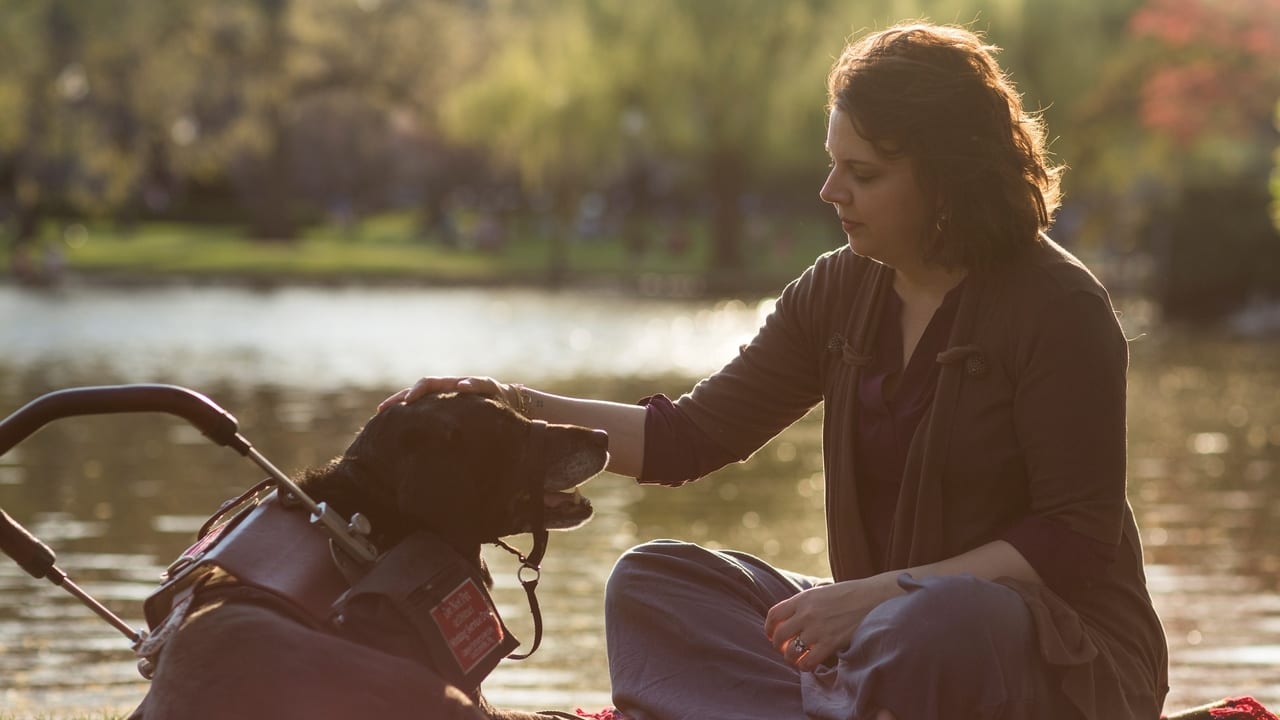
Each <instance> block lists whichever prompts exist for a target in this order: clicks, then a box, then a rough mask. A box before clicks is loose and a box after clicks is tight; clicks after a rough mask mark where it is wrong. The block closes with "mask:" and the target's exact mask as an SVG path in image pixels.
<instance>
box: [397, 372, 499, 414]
mask: <svg viewBox="0 0 1280 720" xmlns="http://www.w3.org/2000/svg"><path fill="white" fill-rule="evenodd" d="M505 390H506V386H505V385H503V384H502V383H500V382H498V381H497V380H494V379H493V378H491V377H469V376H428V377H423V378H419V380H418V381H417V382H415V383H414V384H413V385H411V386H410V387H407V388H404V389H403V390H400V391H398V392H396V393H394V394H392V395H391V396H390V397H388V398H387V399H386V400H383V401H382V402H380V403H378V412H382V411H383V410H386V409H387V408H389V407H391V406H392V405H396V404H398V403H411V402H413V401H414V400H417V399H418V398H420V397H422V396H423V395H430V394H431V393H440V392H460V393H480V394H482V395H493V396H495V397H500V398H503V399H506V393H505Z"/></svg>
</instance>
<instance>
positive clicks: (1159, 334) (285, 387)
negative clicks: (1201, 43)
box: [0, 288, 1280, 717]
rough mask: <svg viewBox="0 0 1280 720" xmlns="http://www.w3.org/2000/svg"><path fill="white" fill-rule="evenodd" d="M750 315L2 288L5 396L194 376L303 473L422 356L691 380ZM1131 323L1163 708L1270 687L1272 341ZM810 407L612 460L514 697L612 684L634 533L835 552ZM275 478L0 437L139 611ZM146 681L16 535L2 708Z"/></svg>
mask: <svg viewBox="0 0 1280 720" xmlns="http://www.w3.org/2000/svg"><path fill="white" fill-rule="evenodd" d="M86 294H87V296H86ZM758 312H759V308H758V307H756V306H755V305H754V304H723V305H719V306H716V305H714V304H711V305H709V304H704V303H696V302H674V303H673V302H662V301H646V302H641V303H634V302H631V301H628V300H626V299H624V298H620V297H612V296H608V295H578V294H569V293H566V294H563V295H553V296H546V295H539V294H533V293H523V292H507V291H502V292H496V291H484V292H479V291H449V292H443V291H441V292H432V291H424V292H412V291H374V292H369V293H364V292H355V291H334V292H319V291H314V290H311V291H303V290H296V291H295V290H290V291H282V292H279V293H271V294H265V295H264V294H254V293H249V292H244V291H230V290H211V291H199V292H197V291H193V290H179V289H172V290H159V291H149V292H146V293H142V294H139V295H126V294H123V293H110V292H106V293H102V292H89V291H79V292H78V293H72V294H71V295H70V296H66V297H62V298H54V299H48V298H42V297H41V296H27V295H22V294H20V293H16V292H15V291H12V290H8V289H3V288H0V318H5V319H6V320H7V321H6V322H3V323H0V342H2V343H4V344H5V347H6V353H5V356H4V359H3V360H0V412H3V413H7V412H9V411H11V410H12V409H14V408H16V407H17V406H18V405H20V404H21V403H23V402H25V401H27V400H29V399H31V398H33V397H35V396H37V395H39V394H41V393H43V392H46V391H48V390H52V389H57V388H60V387H65V386H70V385H84V384H104V383H114V382H126V381H165V382H179V383H183V384H187V385H191V386H194V387H196V388H197V389H199V390H201V391H202V392H205V393H207V394H209V395H210V396H211V397H213V398H214V399H215V400H217V401H218V402H219V403H220V404H222V405H223V406H225V407H226V408H228V409H229V410H231V411H232V412H233V413H234V414H235V415H236V416H237V417H238V418H239V420H240V423H241V428H242V430H243V432H244V433H245V434H246V436H247V437H249V438H250V440H252V441H253V442H254V444H255V445H256V446H258V447H259V448H260V449H261V450H262V451H263V452H264V453H265V454H266V455H267V456H268V457H270V458H271V459H272V460H273V461H274V462H275V463H276V464H277V465H279V466H281V467H282V468H284V469H286V470H288V471H292V470H297V469H300V468H302V467H305V466H308V465H312V464H315V463H318V462H322V461H323V460H325V459H327V458H328V457H330V456H332V455H334V454H336V453H337V452H339V451H341V450H342V448H343V447H345V446H346V444H347V442H348V441H349V440H350V438H351V436H352V434H353V433H354V432H355V430H356V429H357V428H358V427H359V426H360V425H361V423H362V422H363V421H364V419H365V418H366V417H367V416H368V414H369V412H370V411H371V408H372V407H373V405H374V404H375V403H376V401H377V400H379V399H380V398H381V397H382V396H383V395H384V394H385V391H386V390H387V389H389V388H391V387H395V386H397V385H399V384H401V383H403V382H405V381H407V380H408V379H411V378H412V377H414V376H416V375H418V374H421V373H423V372H437V373H445V372H462V371H472V372H477V373H490V374H494V375H498V376H502V377H509V378H513V379H522V380H527V381H530V382H536V383H539V384H540V385H541V386H543V387H546V388H547V389H549V390H553V391H562V392H566V393H580V394H588V395H592V396H596V397H605V398H612V399H618V400H632V399H635V398H638V397H641V396H643V395H645V394H649V393H652V392H655V391H662V392H667V393H669V394H677V393H679V392H681V391H682V390H683V389H685V388H687V387H688V385H689V384H690V382H691V380H692V379H693V378H696V377H697V376H699V375H700V374H701V373H703V372H706V371H707V370H710V369H712V368H714V367H715V366H717V365H718V364H719V363H720V362H722V361H723V360H724V359H725V358H727V357H728V356H729V355H730V354H731V353H732V352H733V350H734V348H735V347H736V345H737V343H738V342H741V341H742V340H743V339H745V337H747V336H749V334H750V332H751V331H752V329H754V326H755V324H756V322H757V319H758ZM1130 317H1133V313H1130ZM1127 329H1128V330H1129V335H1130V336H1134V335H1137V334H1138V332H1137V331H1136V330H1135V328H1133V327H1131V326H1130V327H1128V328H1127ZM1141 329H1142V330H1145V331H1146V335H1145V336H1144V337H1143V338H1142V339H1140V340H1137V341H1135V342H1134V343H1133V345H1132V355H1133V368H1132V372H1131V400H1130V448H1131V462H1130V478H1131V492H1130V496H1131V499H1132V502H1133V504H1134V507H1135V511H1136V512H1137V514H1138V518H1139V522H1140V523H1141V525H1142V528H1143V539H1144V543H1145V545H1146V552H1147V559H1148V563H1149V567H1148V573H1149V580H1150V585H1151V589H1152V592H1153V594H1154V595H1155V599H1156V602H1157V605H1158V609H1159V610H1160V612H1161V615H1162V617H1163V619H1164V622H1165V625H1166V628H1167V630H1168V634H1169V638H1170V644H1171V647H1172V653H1173V666H1172V685H1173V693H1172V696H1171V700H1170V707H1178V706H1187V705H1192V704H1197V703H1200V702H1203V701H1206V700H1210V699H1214V698H1218V697H1223V696H1226V695H1232V694H1240V693H1249V694H1254V695H1256V696H1258V697H1259V698H1260V699H1262V700H1263V702H1265V703H1267V704H1269V705H1280V599H1278V598H1277V593H1276V589H1277V587H1276V586H1277V570H1278V569H1280V525H1278V524H1277V522H1276V520H1277V516H1276V510H1275V508H1277V507H1280V503H1278V502H1277V501H1278V500H1280V497H1277V496H1278V495H1280V490H1278V489H1277V482H1276V479H1277V470H1276V467H1277V462H1280V397H1277V396H1276V393H1275V392H1274V387H1275V386H1276V385H1277V382H1278V381H1280V352H1277V350H1280V346H1277V344H1276V343H1274V342H1271V343H1266V342H1256V341H1255V342H1245V341H1239V340H1233V339H1230V338H1226V337H1205V336H1204V335H1195V334H1191V333H1189V332H1185V331H1181V330H1178V329H1173V328H1162V327H1144V328H1141ZM819 423H820V418H819V416H818V414H817V413H814V414H811V415H810V416H809V417H807V418H805V419H804V420H802V421H801V422H799V423H797V424H796V425H795V426H793V427H792V428H790V429H789V430H787V431H786V432H785V433H784V434H783V435H782V436H781V437H779V438H778V439H777V440H775V441H774V442H773V443H771V444H770V445H769V446H768V447H766V448H765V449H764V450H763V451H761V452H760V453H758V454H757V456H756V457H755V458H754V459H753V460H752V461H751V462H750V463H749V464H747V465H744V466H735V467H730V468H726V469H725V470H723V471H721V472H720V473H717V474H716V475H715V476H713V477H712V478H708V479H706V480H704V481H702V482H699V483H695V484H693V485H690V486H687V487H684V488H681V489H678V490H668V489H661V488H656V489H655V488H647V489H642V488H639V487H637V486H635V485H634V483H632V482H631V481H629V480H626V479H623V478H618V477H614V476H604V477H602V478H600V479H598V480H596V481H594V482H593V483H592V484H591V485H590V486H588V492H589V494H590V495H591V497H592V500H593V501H594V503H595V505H596V508H597V516H596V518H595V520H593V521H592V522H591V523H590V524H588V525H587V526H586V527H584V528H582V529H581V530H578V531H575V532H572V533H558V534H556V535H555V536H553V538H552V543H551V550H550V553H549V555H548V560H547V563H546V566H545V572H544V574H543V580H542V584H541V585H540V592H539V595H540V599H541V602H542V604H543V607H544V614H545V618H546V639H545V640H544V644H543V648H542V649H540V650H539V652H538V653H537V654H536V655H535V656H534V657H533V659H531V660H529V661H526V662H523V663H507V664H505V665H503V666H502V667H501V668H500V669H499V670H498V671H497V672H495V674H494V675H493V676H492V678H491V680H490V681H489V682H488V683H487V684H486V688H487V692H488V694H489V695H490V696H491V698H492V699H493V700H495V701H496V702H498V703H500V704H508V705H512V706H517V707H525V708H541V707H558V708H564V709H571V708H572V707H574V706H582V707H586V708H595V707H598V706H601V705H604V704H606V703H607V702H608V679H607V674H606V670H605V656H604V648H603V637H604V635H603V623H602V618H601V614H602V592H603V582H604V578H605V576H606V575H607V573H608V570H609V567H610V566H611V564H612V563H613V561H614V560H615V559H616V558H617V556H618V554H619V553H621V552H622V551H623V550H625V549H626V548H628V547H630V546H631V545H633V544H635V543H637V542H641V541H643V540H647V539H651V538H654V537H678V538H682V539H689V540H695V541H698V542H702V543H705V544H709V545H721V546H724V547H733V548H738V549H743V550H747V551H749V552H754V553H757V554H759V555H761V556H763V557H766V558H768V559H769V560H771V561H773V562H775V563H777V564H780V565H782V566H785V567H789V568H792V569H795V570H799V571H803V572H809V573H814V574H821V573H823V572H824V568H825V552H826V549H825V538H824V531H823V520H822V503H823V493H822V480H821V456H820V442H821V436H820V427H819ZM259 477H260V473H259V471H257V470H256V469H255V468H254V467H253V466H252V465H250V464H249V463H247V462H246V461H244V460H243V459H242V458H240V457H239V456H237V455H235V454H234V453H231V452H229V451H227V450H225V449H221V448H217V447H214V446H212V445H211V444H209V443H208V442H207V441H206V440H205V439H204V438H203V437H202V436H201V435H200V434H199V433H198V432H195V431H193V430H191V429H190V428H189V427H187V426H186V425H185V424H183V423H182V422H181V421H177V420H174V419H170V418H167V417H161V416H151V415H138V416H129V417H112V418H76V419H69V420H63V421H59V422H58V423H55V424H53V425H50V426H48V427H46V428H45V429H44V430H42V431H41V432H40V433H38V434H37V435H36V436H34V437H32V438H31V439H29V440H28V441H27V442H25V443H23V444H22V445H21V446H20V447H19V448H18V449H17V450H16V451H15V452H12V453H10V454H8V455H6V456H4V457H3V458H0V507H3V508H4V509H6V510H7V511H8V512H9V513H10V514H12V515H14V516H15V517H17V518H18V519H20V520H21V521H23V522H24V523H26V524H27V525H28V526H29V527H30V528H31V529H32V530H34V531H35V532H36V533H37V534H39V535H40V536H41V537H42V538H43V539H44V540H46V541H47V542H49V543H50V544H51V545H52V546H53V547H54V548H55V550H56V551H57V552H58V555H59V565H60V566H61V567H63V568H64V569H66V570H67V571H69V572H70V573H71V575H72V577H73V578H74V579H75V580H76V581H77V582H79V583H80V584H81V585H83V586H84V587H86V588H87V589H88V590H90V591H91V592H92V593H94V594H95V595H96V596H97V597H99V599H101V600H103V601H104V602H106V603H107V604H108V605H109V606H110V607H112V609H113V610H115V611H116V612H119V613H121V614H122V615H123V616H124V617H125V618H126V619H128V620H129V622H131V623H133V624H135V625H138V626H141V625H142V622H143V621H142V618H141V599H142V598H143V597H144V596H145V595H146V594H147V593H149V592H150V591H151V589H153V587H154V584H155V581H156V578H157V577H158V575H159V573H160V571H161V569H162V568H163V566H164V565H166V564H167V563H168V561H169V560H170V559H171V558H172V557H173V556H174V555H175V554H176V553H177V552H178V551H180V550H181V549H182V548H183V547H185V545H186V544H187V543H188V542H189V540H190V537H191V533H192V532H193V531H194V529H195V528H196V527H197V526H198V524H199V523H200V522H201V521H202V520H203V518H204V517H205V516H206V515H207V514H208V513H210V512H212V510H213V509H214V508H216V507H217V505H218V504H219V503H220V502H221V501H222V500H223V499H224V498H226V497H228V496H230V495H232V494H235V493H238V492H239V491H240V490H242V489H244V488H245V487H247V486H248V485H251V484H252V483H254V482H256V481H257V480H258V479H259ZM517 540H518V542H519V541H521V540H523V541H524V542H525V543H527V540H525V539H523V538H519V539H517ZM489 561H490V563H491V565H492V566H493V569H494V574H495V578H496V581H497V590H496V592H495V595H496V601H497V602H498V604H499V608H500V611H501V612H502V614H503V617H504V619H506V621H507V623H508V625H510V626H511V627H512V629H513V630H514V631H515V632H516V634H517V635H519V636H521V637H522V638H523V639H524V640H525V641H526V644H527V642H528V641H529V640H531V637H532V623H531V621H530V619H529V617H528V610H527V607H526V605H525V599H524V594H523V592H522V591H521V590H520V588H519V586H518V583H517V581H516V576H515V569H516V568H515V565H514V563H513V560H512V559H511V558H510V557H509V556H507V555H506V554H505V553H501V552H494V553H490V554H489ZM144 687H145V686H144V685H143V683H142V681H141V680H140V679H139V678H138V676H137V674H136V671H135V670H134V668H133V662H132V659H131V657H130V653H129V651H128V648H127V642H126V641H125V640H124V639H123V638H122V637H121V636H119V635H118V634H116V633H115V631H114V630H112V629H111V628H110V627H109V626H107V625H106V624H105V623H103V622H101V621H100V620H98V619H97V618H96V617H94V616H92V615H91V614H90V613H89V611H88V610H85V609H83V608H82V607H81V606H80V605H79V604H78V603H76V602H75V601H73V600H71V599H70V598H69V597H68V596H66V595H65V593H63V592H61V591H60V590H58V589H56V588H54V587H52V586H50V585H48V584H47V583H44V582H37V581H34V580H32V579H31V578H29V577H28V576H26V575H25V574H23V573H22V571H21V570H19V569H18V568H17V566H16V565H14V564H13V563H11V562H8V561H7V560H2V559H0V708H3V710H4V712H6V713H9V714H15V715H18V716H19V717H21V716H26V715H36V714H39V715H43V716H52V717H57V716H63V715H66V714H68V713H71V712H75V711H81V712H84V711H93V712H98V711H101V710H103V709H107V708H117V709H120V710H125V709H128V708H129V707H131V704H132V703H136V701H137V699H138V698H139V697H140V696H141V694H142V692H143V691H144Z"/></svg>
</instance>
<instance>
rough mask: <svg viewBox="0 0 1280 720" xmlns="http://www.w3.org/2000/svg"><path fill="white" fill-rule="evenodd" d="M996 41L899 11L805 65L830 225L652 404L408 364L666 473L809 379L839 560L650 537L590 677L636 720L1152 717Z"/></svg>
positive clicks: (1106, 456) (610, 613) (1061, 293)
mask: <svg viewBox="0 0 1280 720" xmlns="http://www.w3.org/2000/svg"><path fill="white" fill-rule="evenodd" d="M994 50H995V49H994V48H992V47H990V46H987V45H984V44H983V43H982V40H981V39H980V38H979V37H977V36H976V35H974V34H973V33H971V32H969V31H967V30H964V29H960V28H955V27H947V26H934V25H924V24H919V25H904V26H897V27H893V28H890V29H888V30H884V31H882V32H877V33H874V34H871V35H868V36H867V37H865V38H863V39H861V40H860V41H858V42H856V43H854V44H852V45H850V46H849V47H848V48H846V49H845V51H844V53H843V55H842V56H841V57H840V59H839V60H838V61H837V62H836V64H835V66H834V68H833V69H832V71H831V74H830V77H829V79H828V100H829V109H830V118H829V127H828V134H827V142H826V144H827V150H828V152H829V154H830V156H831V171H830V174H829V176H828V177H827V181H826V183H825V184H824V185H823V187H822V190H821V193H820V195H821V197H822V199H823V200H824V201H826V202H828V203H830V204H831V205H832V207H833V208H834V209H835V211H836V213H837V215H838V216H839V219H840V223H841V226H842V227H843V229H844V231H845V234H846V235H847V236H848V246H847V247H843V248H841V249H840V250H838V251H834V252H831V253H828V254H826V255H823V256H822V257H820V258H818V259H817V261H816V262H815V264H814V265H813V266H812V267H810V268H809V269H808V270H806V271H805V272H804V274H803V275H802V276H801V277H800V278H798V279H797V280H795V281H794V282H792V283H791V284H790V285H788V286H787V288H786V289H785V290H784V291H783V293H782V296H781V297H780V298H779V299H778V302H777V305H776V309H775V310H774V312H773V313H772V314H771V315H770V316H769V317H768V319H767V320H766V321H765V323H764V325H763V326H762V327H761V329H760V331H759V333H758V334H757V336H756V337H755V338H754V339H753V340H752V341H751V343H749V344H748V345H746V346H744V347H743V349H742V350H741V352H740V353H739V355H738V356H737V357H736V358H734V359H733V360H732V361H731V362H729V364H728V365H726V366H725V367H724V368H723V369H721V370H720V371H719V372H717V373H715V374H714V375H712V376H710V377H708V378H706V379H704V380H702V381H701V382H699V383H698V384H697V386H696V387H694V388H693V390H692V391H691V392H690V393H689V394H686V395H684V396H683V397H681V398H679V399H678V400H677V401H676V402H674V403H672V402H670V401H668V400H667V399H666V398H664V397H662V396H655V397H652V398H647V399H646V400H645V401H643V402H642V404H641V405H637V406H629V405H621V404H615V403H605V402H597V401H590V400H581V399H573V398H564V397H557V396H553V395H549V394H547V393H542V392H537V391H533V390H530V389H528V388H524V387H523V386H520V385H509V384H503V383H499V382H497V381H494V380H491V379H488V378H424V379H422V380H420V381H418V383H417V384H415V385H414V386H413V387H412V388H408V389H406V390H403V391H401V392H399V393H397V394H395V395H393V396H392V397H390V398H388V399H387V401H386V402H387V403H393V402H399V401H404V400H410V399H413V398H415V397H417V396H419V395H421V394H423V393H426V392H432V391H440V390H451V389H457V390H460V391H474V392H486V393H493V394H498V395H501V396H503V397H504V398H506V399H507V400H508V402H510V403H511V404H512V405H513V406H514V407H516V408H517V409H519V410H521V411H522V412H525V413H526V414H528V415H530V416H531V417H537V418H541V419H545V420H549V421H553V422H567V423H576V424H581V425H587V426H591V427H597V428H603V429H605V430H607V431H608V433H609V436H610V450H611V453H612V460H611V464H610V469H611V470H613V471H615V472H618V473H621V474H624V475H630V476H635V477H637V478H639V479H640V481H641V482H657V483H662V484H668V485H678V484H681V483H683V482H685V481H688V480H691V479H694V478H697V477H700V476H702V475H705V474H706V473H708V472H710V471H712V470H714V469H716V468H718V467H720V466H722V465H724V464H726V463H728V462H731V461H735V460H739V461H740V460H743V459H745V458H747V457H748V456H750V455H751V454H752V453H753V452H754V451H755V450H757V449H758V448H760V447H761V446H762V445H763V444H764V443H766V442H767V441H768V440H769V439H770V438H771V437H773V436H774V435H776V434H777V433H778V432H780V431H781V430H782V429H783V428H785V427H786V426H788V425H789V424H791V423H792V422H794V421H795V420H797V419H798V418H800V417H801V416H802V415H804V414H805V413H806V412H807V411H808V410H809V409H811V408H812V407H813V406H814V405H816V404H817V403H819V402H821V403H824V418H825V419H824V438H823V440H824V443H823V447H824V456H825V471H826V482H827V522H828V552H829V557H830V562H831V570H832V575H833V577H832V578H830V579H818V578H812V577H805V576H800V575H797V574H794V573H789V572H786V571H783V570H778V569H775V568H772V567H770V566H769V565H767V564H766V563H765V562H763V561H762V560H760V559H758V558H754V557H751V556H749V555H745V554H741V553H733V552H716V551H711V550H707V549H704V548H701V547H698V546H696V545H690V544H685V543H678V542H673V541H657V542H653V543H648V544H645V545H642V546H640V547H638V548H634V549H632V550H631V551H628V552H627V553H626V554H625V555H624V556H623V557H622V558H621V559H620V560H619V562H618V564H617V566H616V567H615V569H614V571H613V574H612V576H611V577H610V580H609V585H608V590H607V592H606V625H607V634H608V643H609V662H610V673H611V676H612V680H613V692H614V700H615V702H616V703H617V705H618V707H619V709H620V710H621V711H622V712H625V713H626V714H627V715H628V716H630V717H633V718H636V719H637V720H648V719H650V718H660V719H663V720H667V719H670V718H803V717H810V718H850V717H852V718H868V719H870V718H874V719H875V720H890V719H892V718H899V719H901V720H923V719H925V718H939V717H948V718H954V717H981V718H1088V719H1090V720H1094V719H1103V718H1156V717H1157V716H1158V715H1159V712H1160V708H1161V705H1162V703H1163V699H1164V695H1165V693H1166V691H1167V687H1166V685H1167V681H1166V665H1167V661H1166V648H1165V642H1164V636H1163V633H1162V631H1161V627H1160V623H1159V620H1158V619H1157V617H1156V615H1155V613H1154V611H1153V609H1152V607H1151V602H1150V599H1149V596H1148V594H1147V590H1146V582H1145V578H1144V575H1143V570H1142V553H1141V547H1140V544H1139V540H1138V533H1137V529H1136V527H1135V525H1134V521H1133V515H1132V512H1131V510H1130V508H1129V506H1128V503H1127V501H1126V498H1125V442H1126V441H1125V374H1126V370H1127V364H1128V353H1127V346H1126V342H1125V338H1124V337H1123V335H1122V333H1121V330H1120V328H1119V326H1118V324H1117V322H1116V319H1115V315H1114V312H1113V310H1112V307H1111V304H1110V300H1109V298H1108V296H1107V293H1106V291H1105V290H1104V289H1103V288H1102V286H1101V285H1100V284H1099V283H1098V281H1097V280H1096V279H1095V278H1094V277H1093V276H1092V275H1091V274H1090V273H1089V271H1088V270H1087V269H1085V268H1084V266H1083V265H1081V264H1080V263H1079V261H1077V260H1076V259H1075V258H1074V257H1072V256H1071V255H1070V254H1068V253H1067V252H1066V251H1065V250H1063V249H1062V248H1061V247H1059V246H1057V245H1055V244H1054V243H1053V242H1052V241H1051V240H1049V238H1048V237H1047V236H1045V235H1044V230H1046V229H1047V228H1048V226H1049V224H1050V218H1051V216H1052V213H1053V211H1054V210H1055V208H1056V206H1057V201H1058V174H1059V169H1058V168H1055V167H1053V166H1052V165H1050V164H1049V163H1048V162H1047V160H1046V158H1045V150H1044V134H1043V127H1042V125H1041V123H1040V120H1039V118H1038V117H1035V116H1032V115H1028V114H1027V113H1025V112H1024V111H1023V109H1022V107H1021V103H1020V101H1019V97H1018V95H1017V93H1016V91H1015V90H1014V88H1013V86H1012V85H1011V84H1010V83H1009V81H1008V80H1007V79H1006V78H1005V77H1004V75H1003V73H1002V72H1001V71H1000V69H999V67H998V66H997V64H996V63H995V61H994V59H993V57H992V54H993V52H994Z"/></svg>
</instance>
